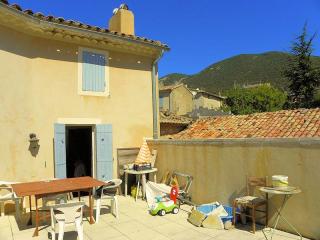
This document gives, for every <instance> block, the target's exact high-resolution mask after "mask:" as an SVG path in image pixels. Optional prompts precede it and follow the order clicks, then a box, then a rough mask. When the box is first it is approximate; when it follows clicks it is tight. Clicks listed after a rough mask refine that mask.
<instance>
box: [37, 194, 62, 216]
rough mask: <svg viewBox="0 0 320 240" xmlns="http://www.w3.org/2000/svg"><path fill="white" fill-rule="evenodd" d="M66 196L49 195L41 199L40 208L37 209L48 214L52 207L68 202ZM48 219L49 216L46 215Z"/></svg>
mask: <svg viewBox="0 0 320 240" xmlns="http://www.w3.org/2000/svg"><path fill="white" fill-rule="evenodd" d="M67 200H68V194H67V193H65V194H56V195H49V196H46V197H43V198H42V207H40V208H39V211H44V212H49V213H50V209H51V207H52V206H55V205H57V204H63V203H67V202H68V201H67ZM48 217H49V215H48Z"/></svg>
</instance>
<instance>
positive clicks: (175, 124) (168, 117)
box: [160, 112, 192, 136]
mask: <svg viewBox="0 0 320 240" xmlns="http://www.w3.org/2000/svg"><path fill="white" fill-rule="evenodd" d="M191 122H192V119H191V118H188V117H183V116H177V115H175V114H173V113H169V112H160V136H168V135H172V134H177V133H178V132H181V131H182V130H184V129H185V128H186V127H188V126H189V124H190V123H191Z"/></svg>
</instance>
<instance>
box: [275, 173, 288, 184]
mask: <svg viewBox="0 0 320 240" xmlns="http://www.w3.org/2000/svg"><path fill="white" fill-rule="evenodd" d="M272 186H273V187H286V186H288V176H285V175H273V176H272Z"/></svg>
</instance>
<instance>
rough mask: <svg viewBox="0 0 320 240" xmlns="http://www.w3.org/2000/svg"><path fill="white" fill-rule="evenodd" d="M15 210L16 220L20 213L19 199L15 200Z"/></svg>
mask: <svg viewBox="0 0 320 240" xmlns="http://www.w3.org/2000/svg"><path fill="white" fill-rule="evenodd" d="M15 208H16V209H15V210H16V219H17V221H18V222H20V220H21V213H20V200H19V199H17V200H15Z"/></svg>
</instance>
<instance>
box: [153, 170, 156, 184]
mask: <svg viewBox="0 0 320 240" xmlns="http://www.w3.org/2000/svg"><path fill="white" fill-rule="evenodd" d="M153 181H154V182H155V183H157V173H156V172H154V173H153Z"/></svg>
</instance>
